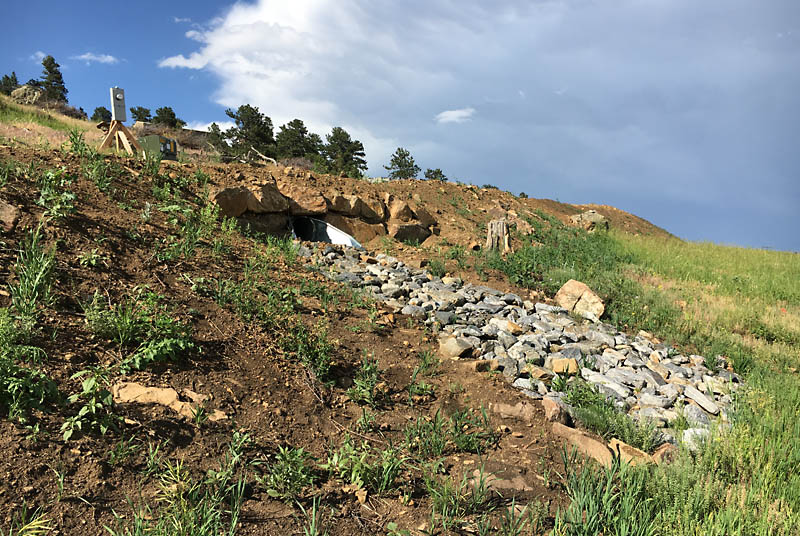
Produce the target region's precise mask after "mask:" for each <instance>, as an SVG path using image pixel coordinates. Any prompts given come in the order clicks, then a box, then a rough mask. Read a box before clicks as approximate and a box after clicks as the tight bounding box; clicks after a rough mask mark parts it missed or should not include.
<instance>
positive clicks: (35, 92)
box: [11, 85, 44, 104]
mask: <svg viewBox="0 0 800 536" xmlns="http://www.w3.org/2000/svg"><path fill="white" fill-rule="evenodd" d="M11 98H12V99H13V100H14V102H17V103H19V104H38V103H39V102H41V101H42V100H43V99H44V91H43V90H41V89H38V88H35V87H33V86H28V85H24V86H21V87H18V88H17V89H15V90H14V91H12V92H11Z"/></svg>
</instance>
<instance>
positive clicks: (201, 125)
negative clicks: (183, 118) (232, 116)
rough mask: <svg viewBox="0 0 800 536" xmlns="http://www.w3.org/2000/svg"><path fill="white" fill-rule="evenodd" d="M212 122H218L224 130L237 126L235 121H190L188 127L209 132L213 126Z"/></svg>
mask: <svg viewBox="0 0 800 536" xmlns="http://www.w3.org/2000/svg"><path fill="white" fill-rule="evenodd" d="M211 123H216V124H217V125H218V126H219V129H220V130H222V131H223V132H224V131H226V130H228V129H229V128H231V127H232V126H235V125H234V122H233V121H208V122H204V121H188V122H187V123H186V128H189V129H192V130H202V131H204V132H208V129H209V128H211Z"/></svg>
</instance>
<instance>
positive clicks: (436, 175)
mask: <svg viewBox="0 0 800 536" xmlns="http://www.w3.org/2000/svg"><path fill="white" fill-rule="evenodd" d="M425 178H426V179H428V180H429V181H442V182H444V181H446V180H447V177H446V176H445V174H444V172H443V171H442V170H441V169H439V168H436V169H431V168H428V169H426V170H425Z"/></svg>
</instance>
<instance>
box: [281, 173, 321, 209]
mask: <svg viewBox="0 0 800 536" xmlns="http://www.w3.org/2000/svg"><path fill="white" fill-rule="evenodd" d="M278 190H279V191H280V193H281V194H283V196H284V197H286V198H287V199H288V200H289V212H290V213H291V215H292V216H322V215H324V214H326V213H327V212H328V202H327V201H326V200H325V197H323V195H322V194H321V193H320V192H319V191H317V190H314V189H312V188H304V187H302V186H299V185H298V184H295V183H293V182H288V181H280V182H278Z"/></svg>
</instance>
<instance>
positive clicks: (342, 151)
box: [322, 127, 367, 177]
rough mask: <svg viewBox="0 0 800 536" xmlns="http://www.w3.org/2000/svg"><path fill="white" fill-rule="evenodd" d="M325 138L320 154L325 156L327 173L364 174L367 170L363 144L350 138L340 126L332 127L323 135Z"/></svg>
mask: <svg viewBox="0 0 800 536" xmlns="http://www.w3.org/2000/svg"><path fill="white" fill-rule="evenodd" d="M325 140H326V142H327V143H326V144H325V146H324V147H323V148H322V155H323V156H324V157H325V160H326V167H327V171H328V172H329V173H334V174H337V175H345V176H347V177H361V176H363V175H364V171H366V170H367V161H366V159H365V156H366V155H365V154H364V144H362V143H361V142H360V141H358V140H354V139H352V138H351V137H350V134H348V133H347V131H346V130H345V129H343V128H341V127H333V130H331V133H330V134H328V135H326V136H325Z"/></svg>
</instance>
